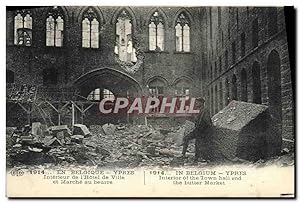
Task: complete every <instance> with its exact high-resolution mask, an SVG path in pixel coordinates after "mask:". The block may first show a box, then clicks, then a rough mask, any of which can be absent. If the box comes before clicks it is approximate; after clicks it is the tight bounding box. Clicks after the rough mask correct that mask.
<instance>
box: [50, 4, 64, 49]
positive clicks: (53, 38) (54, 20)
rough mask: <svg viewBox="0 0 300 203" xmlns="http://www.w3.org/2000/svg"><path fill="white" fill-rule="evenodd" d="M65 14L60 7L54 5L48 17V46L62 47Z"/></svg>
mask: <svg viewBox="0 0 300 203" xmlns="http://www.w3.org/2000/svg"><path fill="white" fill-rule="evenodd" d="M63 32H64V16H63V12H62V10H61V8H60V7H56V6H55V7H53V8H52V9H51V10H50V11H49V12H48V15H47V19H46V46H52V47H62V46H63Z"/></svg>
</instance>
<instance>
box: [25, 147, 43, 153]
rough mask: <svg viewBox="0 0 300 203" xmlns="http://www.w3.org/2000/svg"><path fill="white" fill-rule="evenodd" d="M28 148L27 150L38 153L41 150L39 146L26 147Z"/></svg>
mask: <svg viewBox="0 0 300 203" xmlns="http://www.w3.org/2000/svg"><path fill="white" fill-rule="evenodd" d="M28 149H29V151H32V152H38V153H40V152H42V151H43V149H41V148H36V147H28Z"/></svg>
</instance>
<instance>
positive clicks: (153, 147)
mask: <svg viewBox="0 0 300 203" xmlns="http://www.w3.org/2000/svg"><path fill="white" fill-rule="evenodd" d="M155 149H156V147H155V146H153V145H149V146H148V147H147V149H146V151H147V152H148V153H149V154H151V155H155Z"/></svg>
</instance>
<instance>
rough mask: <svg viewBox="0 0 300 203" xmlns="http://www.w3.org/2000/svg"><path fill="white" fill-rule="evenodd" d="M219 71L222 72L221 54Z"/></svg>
mask: <svg viewBox="0 0 300 203" xmlns="http://www.w3.org/2000/svg"><path fill="white" fill-rule="evenodd" d="M219 73H220V74H221V73H222V57H221V56H219Z"/></svg>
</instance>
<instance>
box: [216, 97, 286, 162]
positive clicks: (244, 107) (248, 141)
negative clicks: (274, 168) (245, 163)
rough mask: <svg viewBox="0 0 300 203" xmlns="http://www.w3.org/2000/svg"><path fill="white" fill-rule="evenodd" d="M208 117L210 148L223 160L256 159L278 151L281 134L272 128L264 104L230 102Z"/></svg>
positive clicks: (269, 155)
mask: <svg viewBox="0 0 300 203" xmlns="http://www.w3.org/2000/svg"><path fill="white" fill-rule="evenodd" d="M212 120H213V124H214V126H215V133H214V136H213V137H212V139H213V142H214V144H215V147H216V148H215V149H214V150H216V152H221V154H222V156H225V157H226V158H227V159H230V160H233V159H234V158H235V157H238V158H241V159H245V160H259V159H265V158H268V157H271V156H274V155H278V154H280V149H281V142H282V141H281V136H280V134H279V133H278V132H276V131H274V128H273V127H274V126H273V124H272V119H271V117H270V114H269V111H268V106H265V105H260V104H253V103H247V102H240V101H232V102H230V103H229V104H228V105H227V106H226V107H225V108H224V109H223V110H222V111H221V112H219V113H217V114H216V115H215V116H213V118H212ZM211 153H213V152H211Z"/></svg>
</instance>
